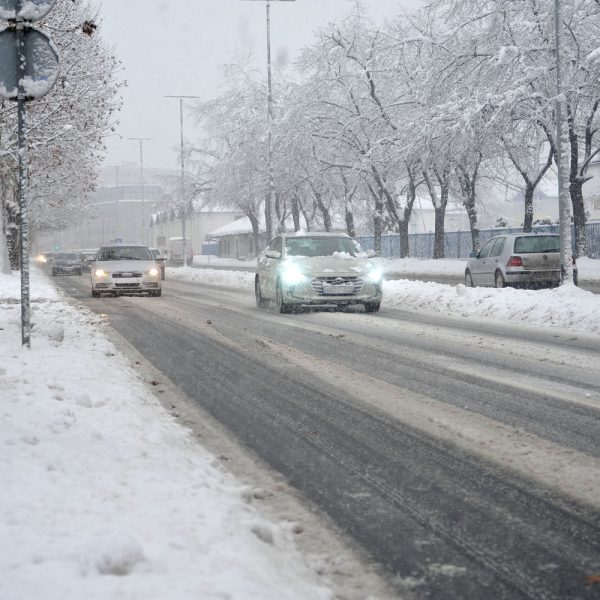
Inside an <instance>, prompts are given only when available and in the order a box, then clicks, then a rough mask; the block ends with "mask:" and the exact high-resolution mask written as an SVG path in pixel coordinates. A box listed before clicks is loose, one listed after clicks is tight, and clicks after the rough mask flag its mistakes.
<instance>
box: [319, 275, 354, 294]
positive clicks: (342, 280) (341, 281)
mask: <svg viewBox="0 0 600 600" xmlns="http://www.w3.org/2000/svg"><path fill="white" fill-rule="evenodd" d="M325 283H328V284H329V285H333V286H336V285H348V284H352V293H350V294H348V293H347V292H344V294H343V295H344V296H356V295H357V294H358V293H359V292H360V288H361V287H362V285H363V281H362V279H361V278H360V277H317V278H315V279H313V280H312V283H311V285H312V289H313V290H314V292H315V294H317V295H318V296H329V295H331V294H325V293H324V292H323V284H325Z"/></svg>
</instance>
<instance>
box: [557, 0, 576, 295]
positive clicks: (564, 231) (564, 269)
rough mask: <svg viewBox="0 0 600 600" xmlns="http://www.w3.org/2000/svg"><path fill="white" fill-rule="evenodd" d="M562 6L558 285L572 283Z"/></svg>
mask: <svg viewBox="0 0 600 600" xmlns="http://www.w3.org/2000/svg"><path fill="white" fill-rule="evenodd" d="M562 22H563V17H562V4H561V0H554V42H555V49H556V166H557V170H558V203H559V213H560V279H561V284H565V283H567V284H568V283H573V262H572V260H573V259H572V258H571V256H572V245H571V204H570V198H569V173H568V164H569V156H568V144H569V139H568V137H567V130H566V129H565V128H564V127H563V122H562V115H563V108H565V111H564V114H566V107H565V104H566V98H565V96H564V94H563V89H562V88H563V85H562V78H561V74H562V65H561V51H562Z"/></svg>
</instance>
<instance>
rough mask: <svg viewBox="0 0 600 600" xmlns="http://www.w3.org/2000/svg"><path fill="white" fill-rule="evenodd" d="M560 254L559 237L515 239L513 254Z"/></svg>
mask: <svg viewBox="0 0 600 600" xmlns="http://www.w3.org/2000/svg"><path fill="white" fill-rule="evenodd" d="M546 252H560V237H559V236H557V235H540V236H535V237H534V236H527V237H518V238H517V239H515V254H536V253H546Z"/></svg>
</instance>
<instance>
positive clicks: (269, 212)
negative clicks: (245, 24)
mask: <svg viewBox="0 0 600 600" xmlns="http://www.w3.org/2000/svg"><path fill="white" fill-rule="evenodd" d="M245 1H246V2H266V9H267V84H268V89H267V110H268V136H267V137H268V161H269V193H268V194H267V198H266V199H265V221H266V233H267V244H268V243H269V242H270V241H271V238H272V237H273V205H274V204H275V177H274V174H273V86H272V77H271V2H295V1H296V0H245Z"/></svg>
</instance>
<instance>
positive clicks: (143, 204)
mask: <svg viewBox="0 0 600 600" xmlns="http://www.w3.org/2000/svg"><path fill="white" fill-rule="evenodd" d="M127 139H128V140H130V141H132V142H139V144H140V192H141V200H142V241H143V242H144V244H146V243H147V240H146V204H145V198H144V142H147V141H149V140H152V139H154V138H149V137H130V138H127Z"/></svg>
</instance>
